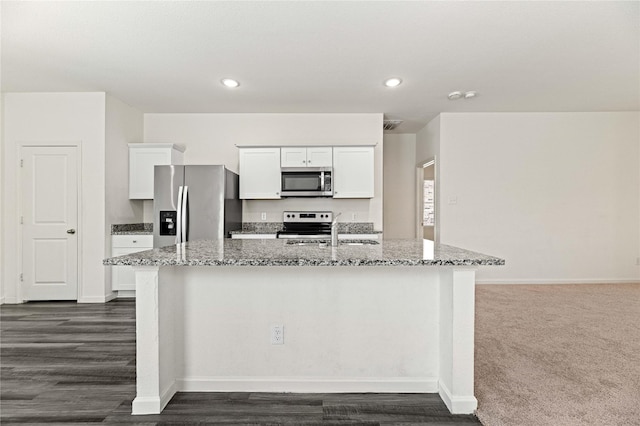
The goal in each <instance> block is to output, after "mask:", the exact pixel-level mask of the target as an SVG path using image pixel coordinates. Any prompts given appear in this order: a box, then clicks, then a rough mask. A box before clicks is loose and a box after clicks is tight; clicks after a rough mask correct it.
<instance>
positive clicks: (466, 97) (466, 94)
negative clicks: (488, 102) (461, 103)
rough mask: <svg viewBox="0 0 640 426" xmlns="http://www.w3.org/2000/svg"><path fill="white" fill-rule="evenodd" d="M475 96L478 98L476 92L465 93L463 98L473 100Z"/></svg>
mask: <svg viewBox="0 0 640 426" xmlns="http://www.w3.org/2000/svg"><path fill="white" fill-rule="evenodd" d="M476 96H478V93H477V92H473V91H472V92H465V94H464V98H465V99H471V98H475V97H476Z"/></svg>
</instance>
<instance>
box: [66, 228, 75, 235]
mask: <svg viewBox="0 0 640 426" xmlns="http://www.w3.org/2000/svg"><path fill="white" fill-rule="evenodd" d="M75 233H76V230H75V229H67V234H75Z"/></svg>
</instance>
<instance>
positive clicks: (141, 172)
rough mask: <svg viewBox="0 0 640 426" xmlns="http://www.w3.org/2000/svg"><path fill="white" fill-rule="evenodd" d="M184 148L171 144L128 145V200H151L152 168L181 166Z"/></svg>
mask: <svg viewBox="0 0 640 426" xmlns="http://www.w3.org/2000/svg"><path fill="white" fill-rule="evenodd" d="M183 153H184V148H183V147H181V146H179V145H174V144H171V143H130V144H129V198H130V199H143V200H151V199H153V167H154V166H159V165H166V164H183V162H184V154H183Z"/></svg>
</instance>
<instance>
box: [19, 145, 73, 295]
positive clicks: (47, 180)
mask: <svg viewBox="0 0 640 426" xmlns="http://www.w3.org/2000/svg"><path fill="white" fill-rule="evenodd" d="M76 151H77V149H76V147H72V146H71V147H70V146H55V147H54V146H28V147H26V146H25V147H23V148H22V281H23V282H22V284H23V286H22V298H23V299H24V300H77V298H78V229H77V226H78V176H77V152H76Z"/></svg>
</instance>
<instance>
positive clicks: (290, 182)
mask: <svg viewBox="0 0 640 426" xmlns="http://www.w3.org/2000/svg"><path fill="white" fill-rule="evenodd" d="M280 195H281V196H282V197H332V196H333V190H332V186H331V171H330V170H326V169H314V168H310V167H301V168H283V169H282V189H281V191H280Z"/></svg>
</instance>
